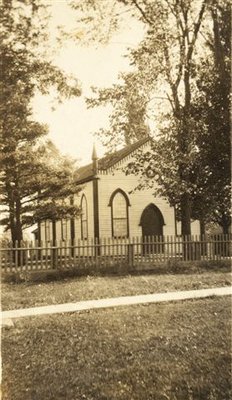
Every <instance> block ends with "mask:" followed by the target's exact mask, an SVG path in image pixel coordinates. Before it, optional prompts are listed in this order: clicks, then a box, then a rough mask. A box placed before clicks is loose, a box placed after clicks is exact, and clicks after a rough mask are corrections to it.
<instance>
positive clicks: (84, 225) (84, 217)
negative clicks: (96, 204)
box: [81, 194, 88, 240]
mask: <svg viewBox="0 0 232 400" xmlns="http://www.w3.org/2000/svg"><path fill="white" fill-rule="evenodd" d="M81 239H82V240H83V239H88V204H87V199H86V197H85V195H84V194H83V196H82V198H81Z"/></svg>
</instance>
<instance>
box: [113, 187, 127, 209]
mask: <svg viewBox="0 0 232 400" xmlns="http://www.w3.org/2000/svg"><path fill="white" fill-rule="evenodd" d="M117 193H121V194H122V195H123V196H124V197H125V200H126V204H127V207H129V206H131V204H130V200H129V197H128V196H127V194H126V192H124V190H122V189H120V188H118V189H116V190H115V191H114V192H113V193H112V194H111V196H110V201H109V204H108V206H110V207H112V203H113V200H114V197H115V196H116V194H117Z"/></svg>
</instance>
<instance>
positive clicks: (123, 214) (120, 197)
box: [109, 189, 130, 238]
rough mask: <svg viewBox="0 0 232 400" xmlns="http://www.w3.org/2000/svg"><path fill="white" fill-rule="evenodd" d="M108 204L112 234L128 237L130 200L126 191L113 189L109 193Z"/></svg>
mask: <svg viewBox="0 0 232 400" xmlns="http://www.w3.org/2000/svg"><path fill="white" fill-rule="evenodd" d="M109 206H110V207H111V225H112V236H113V237H115V238H123V237H128V236H129V212H128V207H129V206H130V202H129V199H128V197H127V195H126V193H125V192H124V191H123V190H121V189H117V190H115V191H114V192H113V193H112V195H111V198H110V202H109Z"/></svg>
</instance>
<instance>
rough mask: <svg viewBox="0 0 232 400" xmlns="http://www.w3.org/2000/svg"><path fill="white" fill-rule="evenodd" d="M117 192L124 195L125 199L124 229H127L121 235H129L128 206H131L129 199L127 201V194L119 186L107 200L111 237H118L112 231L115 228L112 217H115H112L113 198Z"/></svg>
mask: <svg viewBox="0 0 232 400" xmlns="http://www.w3.org/2000/svg"><path fill="white" fill-rule="evenodd" d="M118 193H120V194H121V195H122V196H123V197H124V199H125V201H126V230H127V232H126V235H123V236H121V237H127V238H128V237H129V207H130V206H131V204H130V201H129V198H128V196H127V194H126V193H125V192H124V191H123V190H122V189H120V188H118V189H116V190H115V191H114V192H113V193H112V194H111V196H110V201H109V204H108V206H109V207H111V231H112V237H113V238H116V237H117V238H119V236H115V232H114V230H115V229H114V219H115V217H114V210H113V202H114V198H115V196H116V195H117V194H118Z"/></svg>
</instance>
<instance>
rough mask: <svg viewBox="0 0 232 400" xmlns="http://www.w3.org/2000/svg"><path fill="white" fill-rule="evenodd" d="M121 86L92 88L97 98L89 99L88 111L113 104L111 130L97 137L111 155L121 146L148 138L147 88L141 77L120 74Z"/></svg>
mask: <svg viewBox="0 0 232 400" xmlns="http://www.w3.org/2000/svg"><path fill="white" fill-rule="evenodd" d="M120 77H121V81H122V82H121V83H118V84H115V85H113V87H112V88H107V89H97V88H93V93H94V94H95V97H92V98H89V99H87V105H88V107H97V106H105V105H107V104H110V105H111V106H112V108H113V111H112V113H111V115H110V128H109V129H101V130H100V131H99V132H98V133H97V135H98V136H99V137H100V138H101V139H102V141H103V142H104V144H105V145H106V146H107V148H108V149H109V150H110V151H112V150H114V149H115V148H116V147H117V146H118V145H120V144H127V145H128V144H131V143H133V142H135V141H137V140H139V139H141V138H143V136H144V135H145V136H146V135H147V134H148V128H147V126H146V106H147V102H148V101H149V97H148V88H146V87H144V86H143V85H142V84H141V77H140V74H139V73H128V74H121V76H120Z"/></svg>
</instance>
